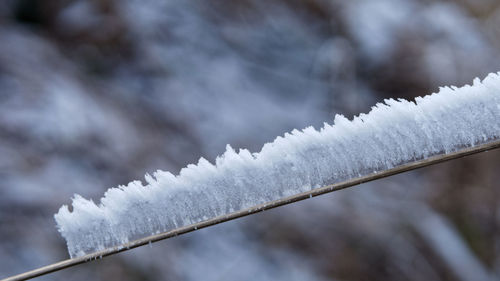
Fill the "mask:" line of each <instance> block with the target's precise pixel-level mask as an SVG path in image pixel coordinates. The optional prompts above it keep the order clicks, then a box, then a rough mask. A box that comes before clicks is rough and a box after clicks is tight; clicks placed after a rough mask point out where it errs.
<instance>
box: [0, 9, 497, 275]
mask: <svg viewBox="0 0 500 281" xmlns="http://www.w3.org/2000/svg"><path fill="white" fill-rule="evenodd" d="M499 55H500V2H499V1H497V0H457V1H451V0H442V1H438V0H405V1H403V0H348V1H347V0H331V1H327V0H303V1H300V0H290V1H285V0H265V1H264V0H262V1H260V0H254V1H249V0H241V1H231V0H210V1H201V0H192V1H176V0H143V1H139V0H121V1H118V0H93V1H73V0H50V1H44V0H2V1H0V277H6V276H8V275H12V274H16V273H20V272H23V271H26V270H30V269H33V268H35V267H39V266H43V265H46V264H49V263H53V262H55V261H58V260H62V259H65V258H67V257H68V254H67V252H66V246H65V241H64V240H63V239H62V238H61V237H60V235H59V234H58V232H57V230H56V227H55V222H54V219H53V214H54V213H56V212H57V211H58V208H59V207H60V206H61V205H62V204H69V203H70V202H71V199H70V198H71V197H72V196H73V194H75V193H78V194H81V195H82V196H84V197H86V198H92V199H93V200H94V201H98V200H99V198H100V197H101V196H102V195H103V193H104V191H105V190H106V189H107V188H109V187H114V186H117V185H119V184H125V183H128V182H129V181H131V180H134V179H142V178H143V176H144V174H145V173H147V172H149V173H151V172H154V171H155V170H157V169H162V170H169V171H172V172H174V173H177V172H178V171H179V170H180V169H181V168H182V167H184V166H185V165H187V164H189V163H192V162H196V161H197V160H198V158H199V157H201V156H203V157H205V158H207V159H209V160H211V161H213V159H214V158H215V156H216V155H218V154H220V153H222V152H223V151H224V150H225V145H226V144H227V143H230V144H231V145H232V146H233V147H234V148H249V149H250V150H251V151H254V152H255V151H258V150H260V148H261V146H262V145H263V144H264V143H266V142H269V141H272V140H273V139H274V138H275V137H276V136H278V135H282V134H284V133H285V132H287V131H290V130H291V129H294V128H299V129H300V128H304V127H306V126H308V125H313V126H315V127H316V128H319V127H320V126H321V125H322V123H323V122H330V121H331V120H333V116H334V115H335V114H344V115H346V116H347V117H349V118H351V117H352V116H353V115H354V114H358V113H360V112H368V111H369V110H370V107H371V106H373V105H374V104H375V103H376V102H378V101H382V100H383V99H384V98H389V97H393V98H407V99H411V98H413V97H415V96H421V95H425V94H429V93H431V92H435V91H437V90H438V87H439V86H441V85H457V86H460V85H463V84H464V83H469V82H471V81H472V79H473V78H474V77H476V76H479V77H484V76H485V75H486V74H487V73H489V72H496V71H499V70H500V56H499ZM499 160H500V153H499V152H494V151H492V152H488V153H484V154H482V155H477V156H473V157H468V158H466V159H461V160H456V161H453V162H450V163H445V164H441V165H438V166H434V167H430V168H426V169H423V170H419V171H416V172H411V173H407V174H404V175H399V176H395V177H391V178H388V179H385V180H379V181H377V182H373V183H369V184H364V185H362V186H359V187H355V188H352V189H349V190H344V191H341V192H336V193H334V194H329V195H325V196H322V197H319V198H314V199H311V200H306V201H303V202H300V203H296V204H293V205H290V206H286V207H282V208H279V209H276V210H272V211H268V212H265V213H261V214H258V215H254V216H251V217H248V218H244V219H239V220H237V221H233V222H229V223H225V224H223V225H219V226H215V227H211V228H209V229H204V230H201V231H198V232H195V233H191V234H188V235H186V236H184V237H179V238H175V239H170V240H167V241H163V242H160V243H155V244H153V245H152V247H142V248H140V249H135V250H133V251H129V252H126V253H122V254H119V255H116V256H113V257H109V258H105V259H103V260H100V261H97V262H93V263H90V264H85V265H81V266H78V267H75V268H71V269H67V270H64V271H62V272H58V273H55V274H52V275H49V276H47V277H45V280H495V279H498V278H499V277H500V205H499V203H500V190H499V189H498V185H499V182H500V173H499V172H498V169H499V167H500V166H499V165H498V163H499ZM193 204H196V202H194V203H193Z"/></svg>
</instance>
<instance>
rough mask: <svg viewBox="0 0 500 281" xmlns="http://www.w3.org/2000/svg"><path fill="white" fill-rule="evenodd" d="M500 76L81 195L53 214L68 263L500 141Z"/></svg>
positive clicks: (381, 106)
mask: <svg viewBox="0 0 500 281" xmlns="http://www.w3.org/2000/svg"><path fill="white" fill-rule="evenodd" d="M499 117H500V76H499V74H490V75H489V76H488V77H487V78H486V79H484V80H483V81H482V82H481V81H480V80H479V79H476V80H474V83H473V85H472V86H469V85H466V86H464V87H461V88H456V87H451V88H448V87H445V88H441V89H440V91H439V93H435V94H432V95H429V96H425V97H419V98H416V99H415V102H410V101H406V100H401V99H400V100H398V101H396V100H393V99H389V100H385V103H378V104H377V105H376V106H374V107H373V108H372V110H371V111H370V113H368V114H360V115H359V116H356V117H354V119H353V120H352V121H349V120H348V119H346V118H345V117H343V116H340V115H337V116H336V117H335V120H334V125H329V124H325V125H324V127H323V128H322V129H321V130H319V131H318V130H315V129H314V128H312V127H309V128H306V129H304V130H303V131H298V130H294V131H292V132H291V133H290V134H285V136H284V137H278V138H277V139H276V140H275V141H274V142H272V143H268V144H266V145H264V147H263V148H262V150H261V152H259V153H250V152H249V151H248V150H244V149H242V150H240V151H239V152H236V151H234V150H233V149H232V148H231V147H230V146H228V147H227V151H226V152H225V153H224V154H223V155H222V156H220V157H218V158H217V159H216V160H215V165H214V164H212V163H210V162H208V161H207V160H205V159H203V158H202V159H200V160H199V162H198V164H196V165H193V164H191V165H188V166H187V167H186V168H184V169H182V170H181V172H180V174H179V175H177V176H175V175H173V174H171V173H169V172H163V171H157V172H156V173H154V175H153V176H150V175H146V182H147V184H146V185H143V184H142V183H141V182H139V181H133V182H131V183H129V184H128V185H127V186H119V187H118V188H111V189H109V190H108V191H107V192H106V193H105V194H104V197H103V198H101V202H100V203H99V204H95V203H94V202H92V201H90V200H86V199H84V198H82V197H80V196H78V195H75V197H74V198H73V204H72V205H73V211H72V212H71V211H69V208H68V206H66V205H65V206H62V207H61V209H60V210H59V212H58V213H57V214H56V215H55V219H56V222H57V226H58V229H59V232H60V233H61V234H62V236H63V237H64V238H65V239H66V242H67V245H68V251H69V253H70V256H71V257H76V256H83V255H85V254H88V253H92V252H96V251H102V250H104V249H106V248H110V247H114V246H117V245H121V244H126V243H127V242H129V241H132V240H136V239H138V238H142V237H145V236H150V235H153V234H158V233H161V232H165V231H168V230H171V229H175V228H179V227H183V226H187V225H191V224H195V223H198V222H201V221H206V220H207V219H210V218H214V217H220V216H223V215H225V214H229V213H233V212H235V211H239V210H244V209H248V208H250V207H252V206H256V205H260V204H263V203H265V202H270V201H274V200H277V199H280V198H283V197H288V196H291V195H294V194H299V193H301V192H306V191H310V190H314V189H316V188H319V187H322V186H327V185H331V184H334V183H338V182H343V181H346V180H348V179H351V178H356V177H360V176H363V175H368V174H372V173H374V172H376V171H383V170H387V169H391V168H393V167H396V166H398V165H402V164H405V163H408V162H412V161H415V160H419V159H425V158H427V157H429V156H433V155H437V154H441V153H451V152H454V151H457V150H459V149H461V148H464V147H471V146H475V145H480V144H484V143H487V142H488V141H490V140H495V139H497V138H498V137H500V124H499V122H498V121H499V120H500V118H499Z"/></svg>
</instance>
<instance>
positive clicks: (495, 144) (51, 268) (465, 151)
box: [3, 139, 500, 281]
mask: <svg viewBox="0 0 500 281" xmlns="http://www.w3.org/2000/svg"><path fill="white" fill-rule="evenodd" d="M496 148H500V139H496V140H492V141H490V142H487V143H484V144H481V145H476V146H473V147H466V148H462V149H459V150H457V151H454V152H451V153H447V154H444V153H443V154H438V155H434V156H431V157H428V158H425V159H421V160H417V161H413V162H410V163H406V164H403V165H400V166H397V167H394V168H391V169H388V170H384V171H379V172H377V173H373V174H369V175H366V176H361V177H358V178H353V179H350V180H347V181H343V182H339V183H335V184H332V185H328V186H324V187H320V188H316V189H313V190H310V191H306V192H302V193H299V194H296V195H293V196H289V197H285V198H282V199H279V200H275V201H271V202H268V203H265V204H261V205H257V206H254V207H251V208H248V209H245V210H241V211H237V212H233V213H230V214H226V215H223V216H219V217H215V218H211V219H208V220H206V221H202V222H199V223H195V224H192V225H188V226H183V227H180V228H176V229H173V230H170V231H167V232H163V233H160V234H156V235H152V236H148V237H145V238H141V239H137V240H134V241H132V242H129V243H126V244H123V245H120V246H115V247H111V248H107V249H105V250H102V251H98V252H95V253H91V254H88V255H85V256H81V257H77V258H72V259H67V260H64V261H60V262H57V263H53V264H50V265H47V266H44V267H40V268H38V269H34V270H31V271H28V272H25V273H21V274H19V275H15V276H11V277H8V278H6V279H3V281H14V280H27V279H31V278H35V277H38V276H42V275H46V274H49V273H51V272H55V271H59V270H62V269H65V268H68V267H72V266H75V265H79V264H82V263H86V262H89V261H93V260H97V259H98V258H103V257H106V256H110V255H114V254H117V253H120V252H124V251H127V250H130V249H133V248H136V247H140V246H144V245H146V244H149V243H154V242H157V241H160V240H164V239H168V238H172V237H175V236H178V235H182V234H185V233H189V232H192V231H195V230H198V229H201V228H205V227H209V226H212V225H216V224H219V223H223V222H226V221H230V220H234V219H237V218H241V217H245V216H248V215H251V214H255V213H258V212H262V211H265V210H269V209H273V208H276V207H279V206H283V205H287V204H290V203H294V202H297V201H301V200H304V199H308V198H312V197H315V196H318V195H322V194H326V193H330V192H333V191H337V190H341V189H344V188H348V187H352V186H355V185H359V184H362V183H365V182H369V181H373V180H377V179H381V178H385V177H389V176H392V175H396V174H400V173H403V172H407V171H411V170H415V169H418V168H422V167H426V166H430V165H433V164H437V163H441V162H444V161H448V160H452V159H457V158H461V157H464V156H468V155H472V154H476V153H480V152H485V151H488V150H492V149H496Z"/></svg>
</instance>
